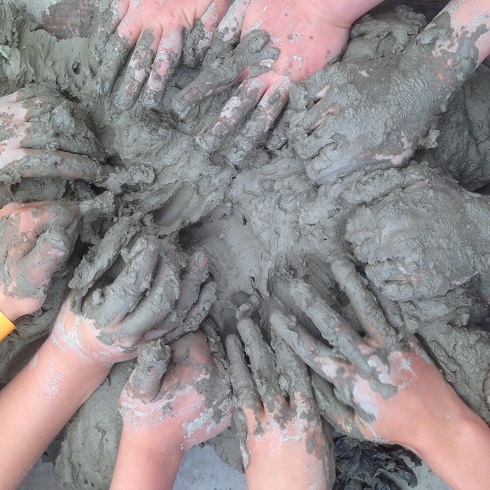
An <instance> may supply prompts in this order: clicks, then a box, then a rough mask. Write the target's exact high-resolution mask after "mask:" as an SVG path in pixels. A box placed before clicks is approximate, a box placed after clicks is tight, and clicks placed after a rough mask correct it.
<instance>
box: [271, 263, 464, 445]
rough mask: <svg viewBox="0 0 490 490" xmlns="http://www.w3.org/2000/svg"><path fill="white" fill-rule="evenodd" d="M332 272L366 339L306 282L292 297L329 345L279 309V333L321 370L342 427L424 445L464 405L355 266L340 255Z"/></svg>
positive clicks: (316, 382)
mask: <svg viewBox="0 0 490 490" xmlns="http://www.w3.org/2000/svg"><path fill="white" fill-rule="evenodd" d="M332 272H333V274H334V276H335V278H336V280H337V281H338V283H339V286H340V287H341V288H342V289H343V291H344V292H345V293H346V294H347V296H348V297H349V299H350V302H351V305H352V307H353V308H354V310H355V313H356V316H357V318H358V320H359V322H360V324H361V326H362V328H363V329H364V333H365V335H364V336H361V335H360V334H359V333H358V332H357V331H356V330H354V329H353V328H352V327H351V326H350V325H349V324H348V323H347V322H346V321H345V320H344V319H343V318H342V317H341V316H340V315H339V314H337V313H336V312H335V311H334V310H333V309H332V308H330V307H329V306H327V304H326V303H325V302H324V301H323V300H322V299H321V297H320V296H319V294H318V293H317V292H316V291H315V290H314V289H313V288H312V287H311V286H309V285H308V284H307V283H305V282H303V281H301V280H299V279H292V280H291V281H290V285H289V292H290V295H291V297H292V298H293V299H294V301H295V302H296V303H297V305H298V306H299V307H300V308H301V309H302V310H303V312H304V313H305V314H306V315H307V317H309V318H310V319H311V320H312V321H313V323H314V324H315V326H316V328H317V329H318V330H319V332H320V334H321V335H322V337H324V339H325V340H326V342H325V343H324V342H321V341H319V340H317V339H316V338H314V337H313V336H312V335H311V334H310V333H309V332H308V331H307V330H306V329H305V328H304V327H303V326H301V325H300V324H299V323H298V321H297V320H296V318H295V317H294V316H292V315H290V314H287V313H285V312H284V311H282V310H279V309H277V310H275V311H273V312H272V313H271V317H270V321H271V324H272V327H273V330H274V331H275V332H276V333H277V334H278V335H280V336H281V337H282V338H283V339H284V340H285V341H286V342H287V343H288V344H289V345H290V346H291V347H292V348H293V349H294V351H295V352H296V353H297V354H298V355H299V356H300V357H301V358H302V359H303V360H304V361H305V362H306V363H307V364H308V365H309V366H310V367H311V368H312V369H313V370H314V371H315V372H316V373H317V374H318V375H319V377H315V378H314V379H313V387H314V390H315V397H316V399H317V401H318V403H319V407H320V410H321V411H322V415H324V416H325V417H326V418H327V419H328V420H329V421H330V422H331V423H332V424H333V425H334V426H335V427H336V428H337V429H338V430H339V431H340V432H342V433H344V434H346V435H349V436H351V437H356V438H359V439H370V440H374V441H378V442H387V443H394V444H402V445H404V446H406V447H409V448H411V449H417V448H420V447H421V441H423V438H424V437H426V438H428V437H429V435H428V432H427V429H428V427H430V424H431V423H432V424H434V425H437V424H438V423H441V420H445V418H446V417H447V418H448V419H450V418H451V413H453V415H454V414H456V413H458V412H459V411H460V410H461V407H462V406H464V404H463V402H462V401H461V400H460V399H459V398H458V396H457V395H456V393H455V392H454V391H453V389H452V388H451V386H450V385H449V384H448V383H447V382H446V381H445V380H444V378H443V376H442V375H441V373H440V372H439V370H438V369H437V367H436V366H435V365H434V364H433V363H432V362H431V361H430V359H429V358H428V357H427V355H426V354H425V352H424V351H423V350H422V349H421V347H420V346H419V345H418V344H417V342H416V341H415V339H413V340H411V341H410V342H407V341H404V340H402V339H401V338H400V337H399V335H398V334H397V333H396V332H395V331H394V329H393V328H392V327H391V326H390V325H389V324H388V322H387V321H386V319H385V317H384V314H383V312H382V310H381V308H380V307H379V306H378V304H377V302H376V299H375V298H374V296H373V295H372V294H371V292H370V291H369V290H368V289H367V288H366V286H365V283H364V280H363V279H362V278H361V276H359V275H358V273H357V272H356V270H355V267H354V265H353V264H352V263H350V262H349V261H348V260H345V259H339V260H338V261H336V262H334V263H333V264H332ZM323 380H326V381H327V382H324V381H323ZM468 410H469V409H468ZM434 430H437V429H436V428H435V427H434Z"/></svg>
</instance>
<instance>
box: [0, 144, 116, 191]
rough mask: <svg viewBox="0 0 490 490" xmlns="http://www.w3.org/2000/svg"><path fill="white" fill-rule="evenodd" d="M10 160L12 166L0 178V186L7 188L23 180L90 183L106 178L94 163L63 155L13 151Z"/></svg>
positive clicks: (75, 156) (100, 168) (71, 154)
mask: <svg viewBox="0 0 490 490" xmlns="http://www.w3.org/2000/svg"><path fill="white" fill-rule="evenodd" d="M9 160H10V162H11V163H10V164H9V165H8V166H7V167H6V168H3V169H2V173H1V174H0V182H1V183H4V184H9V185H11V184H17V183H19V182H20V181H21V180H22V179H25V178H39V177H41V178H46V177H47V178H56V177H59V178H64V179H70V180H75V179H82V180H85V181H87V182H90V183H92V182H98V181H100V180H102V179H104V178H105V177H107V171H106V170H105V168H104V167H103V166H102V165H101V164H100V163H98V162H97V161H94V160H92V159H90V158H88V157H86V156H84V155H75V154H73V153H67V152H64V151H52V152H51V151H44V150H35V149H20V150H14V151H12V152H11V153H10V154H9Z"/></svg>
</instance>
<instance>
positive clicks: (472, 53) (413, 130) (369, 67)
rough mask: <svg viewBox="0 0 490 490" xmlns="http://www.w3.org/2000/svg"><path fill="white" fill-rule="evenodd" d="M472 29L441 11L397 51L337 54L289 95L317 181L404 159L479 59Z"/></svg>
mask: <svg viewBox="0 0 490 490" xmlns="http://www.w3.org/2000/svg"><path fill="white" fill-rule="evenodd" d="M475 39H476V38H475V37H474V36H470V35H469V34H468V33H467V32H456V31H455V30H454V29H453V28H451V26H450V25H449V16H448V14H447V13H443V14H441V15H439V16H438V17H436V19H434V21H433V22H432V23H431V24H429V25H428V26H427V28H426V29H425V30H424V31H423V32H422V33H421V34H420V35H419V36H418V37H417V38H416V39H415V40H414V41H412V42H411V43H410V44H409V46H408V47H407V48H406V49H405V51H404V52H403V53H402V54H401V55H399V56H393V57H383V58H380V59H376V60H369V61H364V62H363V61H358V62H348V61H344V62H340V63H336V64H335V65H333V66H331V67H328V68H326V69H325V70H324V72H323V73H321V74H316V75H314V76H313V77H311V79H309V80H307V81H305V82H304V84H302V85H301V86H299V87H298V88H297V90H295V92H294V94H293V92H292V95H291V106H292V108H293V111H294V114H293V115H292V116H291V119H290V134H291V137H292V138H293V140H294V148H295V149H296V151H297V153H298V155H299V156H300V157H302V158H303V159H305V160H307V162H306V170H307V173H308V175H309V177H310V178H311V179H312V180H314V181H315V182H316V183H319V184H324V183H328V182H333V181H335V180H336V179H338V178H339V177H342V176H344V175H348V174H350V173H352V172H354V171H356V170H359V169H361V168H364V167H366V166H369V165H371V166H372V165H381V166H383V167H384V168H388V167H390V166H400V165H403V164H404V163H405V162H406V161H407V160H408V159H409V158H410V156H411V155H412V154H413V152H414V151H415V149H416V148H417V145H418V144H419V142H420V140H421V138H422V137H423V136H424V135H425V134H426V133H427V131H428V129H429V127H430V124H431V121H432V119H433V117H434V116H435V115H436V114H438V113H440V112H441V111H442V110H443V109H444V107H445V104H446V103H447V101H448V99H449V97H450V96H451V95H452V94H453V93H454V92H455V91H456V90H457V89H458V88H459V87H460V86H461V84H462V82H463V81H464V80H465V79H467V78H468V77H469V76H470V75H471V73H472V72H473V70H474V69H475V67H476V65H477V62H478V50H477V49H475Z"/></svg>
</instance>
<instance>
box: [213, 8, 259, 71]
mask: <svg viewBox="0 0 490 490" xmlns="http://www.w3.org/2000/svg"><path fill="white" fill-rule="evenodd" d="M250 1H251V0H235V1H233V2H232V4H231V5H230V8H229V9H228V10H227V11H226V13H225V15H224V17H223V19H222V20H221V22H220V23H219V24H218V27H217V29H216V31H215V33H214V35H213V38H212V40H211V46H210V47H209V50H208V51H207V53H206V56H205V58H204V60H203V65H205V66H207V65H210V64H211V63H212V62H213V61H215V60H216V59H217V58H219V57H220V56H221V55H222V54H223V53H226V52H227V51H229V50H230V49H231V47H232V46H234V45H236V44H238V42H239V40H240V36H241V34H242V25H243V20H244V18H245V14H246V13H247V10H248V7H249V5H250Z"/></svg>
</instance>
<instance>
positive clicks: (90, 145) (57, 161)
mask: <svg viewBox="0 0 490 490" xmlns="http://www.w3.org/2000/svg"><path fill="white" fill-rule="evenodd" d="M0 150H1V151H0V183H3V184H16V183H18V182H20V180H21V179H23V178H28V177H51V178H52V177H60V178H65V179H83V180H86V181H87V182H98V181H100V180H102V179H103V178H104V177H105V176H106V174H107V172H106V170H105V169H104V167H103V165H102V162H103V160H104V151H103V149H102V147H101V146H100V144H99V142H98V141H97V138H96V137H95V136H94V134H93V133H92V131H91V130H90V129H89V122H88V116H87V115H86V114H85V113H84V112H83V110H82V109H81V108H79V107H78V106H77V105H76V104H74V103H71V102H69V101H67V100H65V99H64V98H63V97H61V96H60V94H59V93H57V92H56V91H55V90H53V89H51V88H47V87H45V86H42V85H30V86H28V87H26V88H24V89H22V90H19V91H18V92H15V93H13V94H11V95H8V96H5V97H1V98H0Z"/></svg>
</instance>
